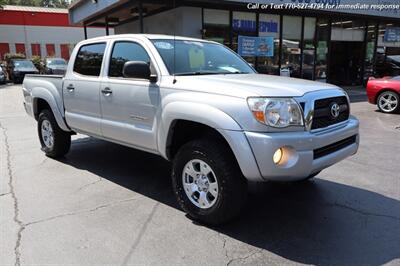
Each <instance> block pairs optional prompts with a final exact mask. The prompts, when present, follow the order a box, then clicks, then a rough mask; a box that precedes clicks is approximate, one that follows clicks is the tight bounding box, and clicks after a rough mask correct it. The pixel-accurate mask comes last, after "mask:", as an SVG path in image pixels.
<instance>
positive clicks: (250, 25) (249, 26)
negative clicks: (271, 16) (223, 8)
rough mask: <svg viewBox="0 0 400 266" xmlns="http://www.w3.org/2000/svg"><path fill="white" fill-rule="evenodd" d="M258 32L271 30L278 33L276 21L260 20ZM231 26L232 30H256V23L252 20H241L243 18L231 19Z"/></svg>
mask: <svg viewBox="0 0 400 266" xmlns="http://www.w3.org/2000/svg"><path fill="white" fill-rule="evenodd" d="M259 25H260V28H259V31H260V32H273V33H278V25H279V24H278V22H275V21H273V20H270V21H260V24H259ZM232 28H233V29H234V30H242V31H249V32H254V31H256V30H257V24H256V22H255V21H253V20H243V19H234V20H233V21H232Z"/></svg>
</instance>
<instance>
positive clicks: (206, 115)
mask: <svg viewBox="0 0 400 266" xmlns="http://www.w3.org/2000/svg"><path fill="white" fill-rule="evenodd" d="M177 120H186V121H190V122H196V123H200V124H203V125H206V126H209V127H211V128H214V129H216V130H219V129H225V130H232V131H242V128H241V127H240V126H239V124H238V123H237V122H236V121H235V120H234V119H233V118H232V117H230V116H229V115H228V114H226V113H224V112H223V111H221V110H219V109H217V108H215V107H212V106H209V105H206V104H201V103H193V102H171V103H169V104H167V105H166V106H165V107H164V108H163V112H162V114H161V124H160V126H159V130H158V133H157V143H158V150H159V151H160V153H161V155H162V156H163V157H164V158H167V154H166V150H167V141H168V136H169V134H170V130H171V128H172V126H173V123H174V122H175V121H177Z"/></svg>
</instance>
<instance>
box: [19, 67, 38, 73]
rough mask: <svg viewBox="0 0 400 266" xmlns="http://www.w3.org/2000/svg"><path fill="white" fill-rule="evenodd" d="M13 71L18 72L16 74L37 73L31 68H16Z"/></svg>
mask: <svg viewBox="0 0 400 266" xmlns="http://www.w3.org/2000/svg"><path fill="white" fill-rule="evenodd" d="M14 71H18V72H38V70H37V69H36V68H33V67H18V68H14Z"/></svg>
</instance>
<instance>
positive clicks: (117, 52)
mask: <svg viewBox="0 0 400 266" xmlns="http://www.w3.org/2000/svg"><path fill="white" fill-rule="evenodd" d="M127 61H144V62H147V63H149V64H150V57H149V55H148V54H147V52H146V50H145V49H144V48H143V47H142V46H141V45H139V44H137V43H134V42H116V43H115V44H114V48H113V51H112V54H111V61H110V68H109V70H108V75H109V76H110V77H122V68H123V66H124V64H125V62H127Z"/></svg>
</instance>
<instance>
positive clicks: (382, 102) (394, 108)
mask: <svg viewBox="0 0 400 266" xmlns="http://www.w3.org/2000/svg"><path fill="white" fill-rule="evenodd" d="M376 102H377V105H378V108H379V110H380V111H382V112H384V113H387V114H392V113H399V112H400V96H399V94H397V93H395V92H393V91H384V92H382V93H381V94H379V96H378V99H377V100H376Z"/></svg>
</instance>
